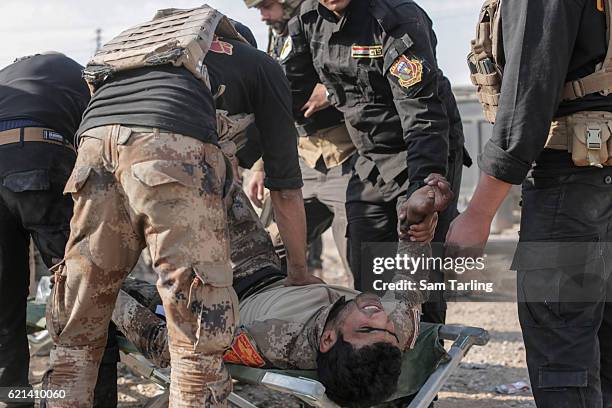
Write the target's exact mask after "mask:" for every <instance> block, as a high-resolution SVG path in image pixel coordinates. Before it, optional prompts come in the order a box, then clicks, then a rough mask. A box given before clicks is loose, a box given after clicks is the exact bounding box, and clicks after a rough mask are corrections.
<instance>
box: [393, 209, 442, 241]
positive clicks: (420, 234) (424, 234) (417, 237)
mask: <svg viewBox="0 0 612 408" xmlns="http://www.w3.org/2000/svg"><path fill="white" fill-rule="evenodd" d="M437 226H438V213H433V214H431V215H428V216H427V217H425V219H424V220H423V222H421V223H419V224H413V225H410V226H409V227H407V228H406V226H405V225H403V224H402V225H401V226H400V230H399V238H400V239H401V240H404V241H411V242H424V243H429V242H431V241H433V239H434V234H435V233H436V227H437Z"/></svg>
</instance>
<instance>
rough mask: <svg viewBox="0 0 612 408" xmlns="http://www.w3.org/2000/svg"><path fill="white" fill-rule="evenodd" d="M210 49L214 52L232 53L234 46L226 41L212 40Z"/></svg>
mask: <svg viewBox="0 0 612 408" xmlns="http://www.w3.org/2000/svg"><path fill="white" fill-rule="evenodd" d="M210 51H212V52H216V53H217V54H227V55H232V54H234V46H233V45H232V44H230V43H228V42H225V41H221V40H214V41H213V42H212V43H210Z"/></svg>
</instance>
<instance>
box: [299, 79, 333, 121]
mask: <svg viewBox="0 0 612 408" xmlns="http://www.w3.org/2000/svg"><path fill="white" fill-rule="evenodd" d="M329 105H330V103H329V99H327V89H326V88H325V85H323V84H317V85H316V86H315V88H314V90H313V91H312V94H311V95H310V98H309V99H308V102H306V103H305V104H304V106H302V110H303V111H304V117H305V118H309V117H311V116H312V115H314V114H315V113H316V112H318V111H320V110H323V109H325V108H327V107H329Z"/></svg>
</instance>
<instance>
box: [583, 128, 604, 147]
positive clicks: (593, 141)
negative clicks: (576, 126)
mask: <svg viewBox="0 0 612 408" xmlns="http://www.w3.org/2000/svg"><path fill="white" fill-rule="evenodd" d="M586 145H587V149H589V150H599V149H601V128H595V127H590V126H587V130H586Z"/></svg>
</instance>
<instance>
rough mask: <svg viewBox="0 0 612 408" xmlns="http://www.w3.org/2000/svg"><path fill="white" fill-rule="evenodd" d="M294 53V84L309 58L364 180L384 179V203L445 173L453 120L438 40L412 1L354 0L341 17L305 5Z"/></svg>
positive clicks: (294, 29) (288, 62) (290, 56)
mask: <svg viewBox="0 0 612 408" xmlns="http://www.w3.org/2000/svg"><path fill="white" fill-rule="evenodd" d="M289 34H290V36H291V41H292V50H291V52H288V53H287V55H286V57H285V58H284V59H283V64H284V65H285V71H286V73H287V76H288V78H289V80H290V82H291V84H292V89H294V88H295V86H294V84H295V83H296V82H297V81H298V80H299V77H298V78H296V77H295V75H296V74H297V73H299V72H300V68H298V67H299V66H302V65H303V63H304V60H305V59H310V60H311V61H312V63H313V65H314V68H315V70H316V72H317V73H318V76H319V78H320V80H321V82H322V83H323V84H324V85H325V87H326V88H327V90H328V92H329V98H330V101H331V102H332V104H333V105H334V106H335V107H337V108H338V109H339V110H340V111H342V112H343V113H344V116H345V119H346V123H347V127H348V130H349V133H350V135H351V139H352V140H353V143H354V144H355V146H356V147H357V150H358V152H359V158H358V159H357V161H356V163H355V170H356V172H357V173H358V175H359V176H360V178H361V179H362V180H365V179H367V178H370V179H371V178H372V177H374V178H382V181H383V183H379V184H382V185H381V186H380V187H379V189H380V190H381V193H382V194H383V196H384V197H385V199H386V200H392V199H394V198H395V197H397V196H398V195H399V194H400V193H404V192H406V191H407V190H408V192H409V193H411V192H412V191H414V190H416V189H417V188H419V187H420V186H422V185H423V180H424V178H425V177H427V175H428V174H429V173H440V174H446V168H447V159H448V153H449V122H448V118H447V113H446V109H445V106H444V102H443V101H442V99H441V97H440V96H439V91H438V87H439V82H440V78H441V77H442V73H441V71H440V70H439V68H438V65H437V62H436V57H435V47H436V38H435V34H434V33H433V30H432V24H431V21H430V20H429V18H428V17H427V15H426V14H425V12H424V11H423V10H422V9H420V8H419V7H418V6H417V5H416V4H415V3H414V2H412V1H410V0H376V1H371V0H353V1H352V2H351V3H350V5H349V6H348V7H347V9H346V11H345V14H344V15H343V16H342V18H338V17H337V16H336V15H335V14H333V13H332V12H330V11H329V10H327V9H326V8H325V7H323V6H322V5H320V4H319V2H317V1H310V0H307V2H306V3H304V4H303V5H302V8H301V10H300V13H299V14H298V16H297V18H296V19H294V20H292V22H290V24H289Z"/></svg>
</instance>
